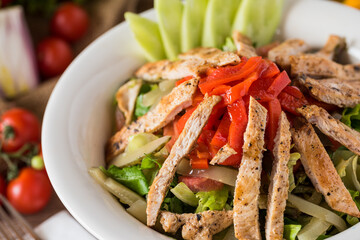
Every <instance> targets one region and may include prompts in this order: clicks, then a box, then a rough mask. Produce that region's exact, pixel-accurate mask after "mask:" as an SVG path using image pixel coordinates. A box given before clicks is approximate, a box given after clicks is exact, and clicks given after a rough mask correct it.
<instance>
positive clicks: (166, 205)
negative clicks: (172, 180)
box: [161, 196, 184, 214]
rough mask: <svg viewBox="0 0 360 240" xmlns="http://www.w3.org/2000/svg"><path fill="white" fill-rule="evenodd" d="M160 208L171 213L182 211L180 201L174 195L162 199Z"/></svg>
mask: <svg viewBox="0 0 360 240" xmlns="http://www.w3.org/2000/svg"><path fill="white" fill-rule="evenodd" d="M161 209H163V210H166V211H169V212H173V213H179V214H181V213H184V210H183V204H182V202H181V201H180V200H179V199H178V198H177V197H175V196H172V197H166V198H165V199H164V202H163V204H162V207H161Z"/></svg>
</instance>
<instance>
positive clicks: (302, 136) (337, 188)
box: [291, 123, 360, 217]
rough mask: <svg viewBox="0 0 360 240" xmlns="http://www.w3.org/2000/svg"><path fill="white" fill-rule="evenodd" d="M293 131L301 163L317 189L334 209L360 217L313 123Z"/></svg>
mask: <svg viewBox="0 0 360 240" xmlns="http://www.w3.org/2000/svg"><path fill="white" fill-rule="evenodd" d="M291 131H292V136H293V140H294V143H295V147H296V149H297V150H298V151H299V153H300V154H301V158H300V159H301V163H302V165H303V166H304V169H305V172H306V174H307V175H308V177H309V178H310V180H311V182H312V183H313V185H314V186H315V188H316V190H317V191H318V192H320V193H322V194H323V195H324V198H325V200H326V202H327V203H328V204H329V206H330V207H331V208H332V209H334V210H336V211H339V212H343V213H347V214H349V215H351V216H355V217H360V212H359V210H358V208H357V206H356V204H355V202H354V201H353V200H352V198H351V195H350V193H349V191H348V190H347V189H346V187H345V186H344V183H343V182H342V181H341V178H340V176H339V174H338V173H337V172H336V169H335V167H334V164H333V163H332V161H331V159H330V157H329V155H328V154H327V152H326V150H325V148H324V146H323V145H322V143H321V141H320V139H319V137H318V136H317V135H316V133H315V130H314V128H313V127H312V126H311V124H310V123H305V124H303V125H302V126H298V127H297V128H296V129H291Z"/></svg>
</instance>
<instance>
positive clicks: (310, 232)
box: [297, 217, 331, 240]
mask: <svg viewBox="0 0 360 240" xmlns="http://www.w3.org/2000/svg"><path fill="white" fill-rule="evenodd" d="M330 226H331V224H330V223H328V222H326V221H324V220H322V219H319V218H316V217H313V218H311V220H310V222H309V223H308V224H306V225H305V227H304V228H303V229H301V231H300V232H299V234H298V235H297V237H298V239H299V240H309V239H317V238H318V237H319V236H320V235H322V234H324V233H325V232H326V230H328V229H329V227H330Z"/></svg>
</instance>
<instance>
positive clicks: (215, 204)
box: [195, 187, 229, 213]
mask: <svg viewBox="0 0 360 240" xmlns="http://www.w3.org/2000/svg"><path fill="white" fill-rule="evenodd" d="M195 196H196V198H198V199H199V205H198V207H197V208H196V211H195V212H197V213H198V212H204V211H208V210H223V209H224V207H225V205H226V201H227V199H228V196H229V189H228V188H227V187H223V188H222V189H221V190H218V191H209V192H198V193H196V195H195Z"/></svg>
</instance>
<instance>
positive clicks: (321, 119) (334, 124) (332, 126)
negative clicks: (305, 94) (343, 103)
mask: <svg viewBox="0 0 360 240" xmlns="http://www.w3.org/2000/svg"><path fill="white" fill-rule="evenodd" d="M297 111H298V112H299V113H300V114H301V115H303V116H304V117H305V118H306V120H307V121H308V122H309V123H312V124H315V125H316V126H317V127H318V128H319V129H320V131H321V132H322V133H324V134H325V135H327V136H328V137H331V138H333V139H335V140H336V141H338V142H339V143H341V144H342V145H344V146H345V147H347V148H348V149H349V150H350V151H352V152H353V153H355V154H357V155H360V133H359V132H358V131H356V130H353V129H351V128H350V127H348V126H346V125H345V124H344V123H342V122H340V121H339V120H337V119H335V118H333V117H332V116H331V115H330V114H329V113H328V112H327V111H326V110H325V109H323V108H321V107H318V106H316V105H309V106H303V107H301V108H298V109H297Z"/></svg>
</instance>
